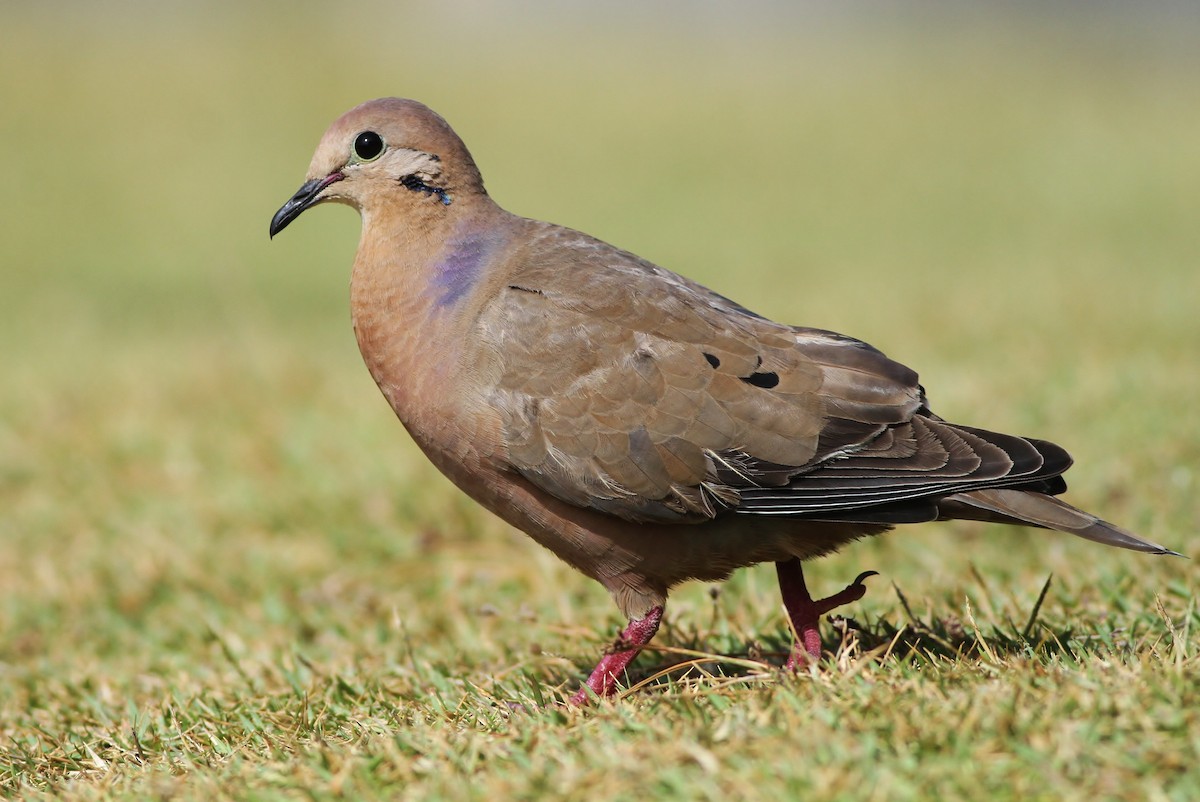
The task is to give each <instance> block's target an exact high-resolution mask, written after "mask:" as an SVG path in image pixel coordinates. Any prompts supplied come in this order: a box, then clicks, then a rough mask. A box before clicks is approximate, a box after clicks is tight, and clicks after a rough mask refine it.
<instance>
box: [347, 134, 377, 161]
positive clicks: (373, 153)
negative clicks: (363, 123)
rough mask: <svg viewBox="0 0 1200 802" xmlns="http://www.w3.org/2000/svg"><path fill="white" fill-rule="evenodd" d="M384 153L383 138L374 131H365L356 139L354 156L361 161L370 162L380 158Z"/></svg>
mask: <svg viewBox="0 0 1200 802" xmlns="http://www.w3.org/2000/svg"><path fill="white" fill-rule="evenodd" d="M380 153H383V137H381V136H380V135H379V134H377V133H375V132H374V131H363V132H362V133H361V134H359V135H358V136H356V137H354V155H355V156H357V157H358V158H359V159H360V160H362V161H365V162H369V161H373V160H375V159H378V158H379V154H380Z"/></svg>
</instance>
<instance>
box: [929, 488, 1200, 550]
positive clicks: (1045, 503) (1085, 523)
mask: <svg viewBox="0 0 1200 802" xmlns="http://www.w3.org/2000/svg"><path fill="white" fill-rule="evenodd" d="M939 507H940V508H941V511H942V515H943V517H946V518H971V519H978V520H990V521H999V522H1002V523H1017V524H1023V525H1025V526H1030V525H1032V526H1040V527H1043V528H1045V529H1056V530H1058V531H1060V532H1067V533H1069V534H1072V535H1077V536H1078V537H1082V538H1085V539H1087V540H1094V541H1095V542H1097V543H1103V544H1105V545H1108V546H1116V547H1118V548H1122V549H1132V550H1133V551H1144V552H1147V553H1149V554H1171V555H1174V556H1176V557H1182V556H1183V555H1181V554H1179V552H1176V551H1172V550H1171V549H1168V548H1166V547H1165V546H1160V545H1158V544H1157V543H1151V542H1150V541H1148V540H1143V539H1142V538H1140V537H1138V536H1137V535H1135V534H1133V533H1132V532H1129V531H1126V530H1124V529H1122V528H1121V527H1119V526H1115V525H1113V524H1110V523H1109V522H1108V521H1103V520H1101V519H1099V518H1097V517H1096V516H1095V515H1092V514H1091V513H1087V512H1084V511H1083V510H1080V509H1076V508H1075V507H1072V506H1071V505H1070V504H1066V503H1064V502H1062V501H1059V500H1058V499H1057V498H1054V497H1053V496H1046V495H1042V494H1041V493H1036V492H1027V491H1024V490H1011V489H1003V488H992V489H989V490H972V491H970V492H967V493H955V494H954V495H951V496H946V497H945V498H944V499H940V500H939Z"/></svg>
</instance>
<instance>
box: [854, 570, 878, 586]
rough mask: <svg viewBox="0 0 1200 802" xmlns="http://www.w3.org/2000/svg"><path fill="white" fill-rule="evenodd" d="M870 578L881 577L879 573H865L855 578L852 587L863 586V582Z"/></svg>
mask: <svg viewBox="0 0 1200 802" xmlns="http://www.w3.org/2000/svg"><path fill="white" fill-rule="evenodd" d="M869 576H879V572H878V571H863V572H862V573H861V574H859V575H858V576H856V577H854V581H853V582H851V583H850V584H851V585H861V584H862V583H863V580H864V579H866V578H867V577H869Z"/></svg>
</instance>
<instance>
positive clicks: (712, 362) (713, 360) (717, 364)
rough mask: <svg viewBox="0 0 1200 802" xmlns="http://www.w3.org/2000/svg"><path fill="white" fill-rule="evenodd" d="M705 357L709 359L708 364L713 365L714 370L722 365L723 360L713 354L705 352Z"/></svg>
mask: <svg viewBox="0 0 1200 802" xmlns="http://www.w3.org/2000/svg"><path fill="white" fill-rule="evenodd" d="M704 358H705V359H707V360H708V364H710V365H712V366H713V370H716V369H717V368H719V367H721V360H719V359H717V358H716V357H715V356H713V355H712V354H705V355H704Z"/></svg>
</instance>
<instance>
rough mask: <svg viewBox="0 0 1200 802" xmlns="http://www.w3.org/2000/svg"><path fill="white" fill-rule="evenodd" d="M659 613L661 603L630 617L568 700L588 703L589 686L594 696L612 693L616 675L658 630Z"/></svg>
mask: <svg viewBox="0 0 1200 802" xmlns="http://www.w3.org/2000/svg"><path fill="white" fill-rule="evenodd" d="M662 617H663V608H662V605H661V604H660V605H658V606H657V607H653V608H651V609H650V612H648V613H646V617H645V618H631V619H630V620H629V626H627V627H625V631H624V632H622V633H621V635H620V636H619V637H618V638H617V640H616V641H615V642H614V643H613V645H612V646H610V647H609V648H608V651H607V652H605V654H604V656H603V657H601V658H600V662H599V663H597V664H596V668H595V669H594V670H593V671H592V675H591V676H590V677H588V678H587V682H586V683H584V687H582V688H580V689H579V691H578V692H576V694H575V695H574V696H572V697H571V704H573V705H583V704H587V701H588V699H589V698H590V696H589V694H588V690H589V689H590V690H591V692H592V693H594V694H596V695H597V696H601V697H604V696H611V695H612V694H613V692H614V691H615V690H616V689H617V677H618V676H620V675H621V674H623V673H625V667H626V666H628V665H629V664H630V663H631V662H633V658H635V657H637V656H638V653H639V652H640V651H641V650H642V647H643V646H645V645H646V644H647V643H649V642H650V639H651V638H653V637H654V633H655V632H658V625H659V623H661V622H662Z"/></svg>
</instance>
